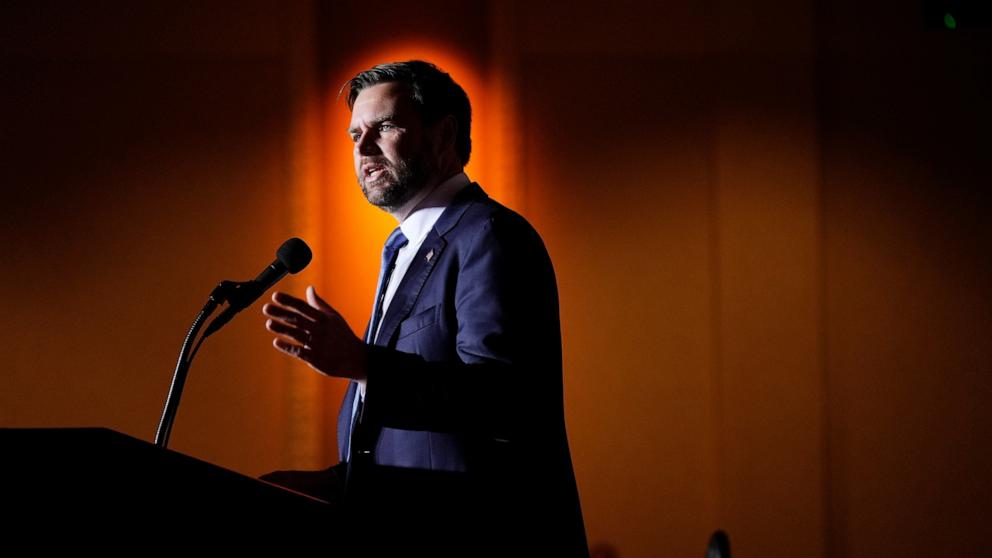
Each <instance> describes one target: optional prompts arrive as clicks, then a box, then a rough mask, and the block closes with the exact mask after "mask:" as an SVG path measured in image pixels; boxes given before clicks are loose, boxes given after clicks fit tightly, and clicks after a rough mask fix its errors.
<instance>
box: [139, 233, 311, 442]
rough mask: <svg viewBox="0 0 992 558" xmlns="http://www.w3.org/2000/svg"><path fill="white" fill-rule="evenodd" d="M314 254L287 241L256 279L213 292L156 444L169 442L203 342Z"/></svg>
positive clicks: (175, 379) (182, 357)
mask: <svg viewBox="0 0 992 558" xmlns="http://www.w3.org/2000/svg"><path fill="white" fill-rule="evenodd" d="M312 257H313V254H312V253H311V252H310V247H309V246H307V245H306V243H305V242H303V241H302V240H300V239H299V238H291V239H289V240H287V241H286V242H284V243H283V244H282V246H280V247H279V250H278V251H277V252H276V260H275V261H274V262H272V263H271V264H269V266H268V267H266V268H265V269H264V270H262V273H260V274H259V275H258V277H256V278H255V279H254V280H252V281H245V282H242V283H237V282H234V281H221V282H220V284H218V285H217V286H216V287H215V288H214V290H213V291H212V292H211V293H210V297H209V298H208V300H207V303H206V304H205V305H204V306H203V309H201V310H200V313H199V314H197V315H196V318H195V319H194V320H193V325H191V326H190V328H189V331H188V332H187V333H186V338H185V340H184V341H183V346H182V348H181V349H180V350H179V359H178V361H177V362H176V369H175V372H174V373H173V375H172V385H171V386H170V387H169V394H168V396H167V397H166V398H165V407H164V408H163V409H162V418H161V420H160V421H159V424H158V430H157V431H156V432H155V445H156V446H158V447H160V448H165V447H167V446H168V445H169V435H170V434H171V433H172V425H173V424H174V423H175V421H176V413H177V412H178V410H179V399H180V398H181V397H182V394H183V386H185V384H186V376H187V375H188V374H189V368H190V365H192V363H193V357H195V356H196V353H197V351H199V350H200V345H202V344H203V341H204V340H205V339H206V338H207V337H209V336H210V335H212V334H214V333H216V332H217V331H219V330H220V328H222V327H224V325H225V324H227V322H229V321H230V320H231V318H233V317H234V316H235V314H237V313H238V312H240V311H241V310H243V309H245V308H247V307H248V306H250V305H251V303H253V302H255V301H256V300H258V298H259V297H261V296H262V295H263V294H265V291H267V290H268V289H269V288H270V287H272V286H273V285H275V284H276V283H277V282H278V281H279V280H280V279H282V278H283V277H285V276H286V274H287V273H298V272H299V271H301V270H302V269H303V268H305V267H306V266H307V264H309V263H310V260H311V259H312ZM225 302H226V303H227V304H228V306H227V308H226V309H224V312H222V313H221V314H220V315H219V316H217V317H216V318H214V320H213V321H212V322H210V325H209V326H207V330H206V331H205V332H204V333H203V335H202V336H201V337H200V340H199V342H197V343H196V345H195V347H194V345H193V340H194V339H196V336H197V334H198V333H199V332H200V329H201V328H202V327H203V324H204V323H205V322H206V320H207V318H209V317H210V315H211V314H213V313H214V311H215V310H217V307H218V306H220V305H221V304H224V303H225Z"/></svg>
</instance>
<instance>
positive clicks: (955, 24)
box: [944, 12, 958, 29]
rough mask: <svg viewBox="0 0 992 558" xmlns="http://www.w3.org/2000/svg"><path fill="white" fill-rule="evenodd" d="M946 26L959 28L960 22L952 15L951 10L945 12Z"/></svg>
mask: <svg viewBox="0 0 992 558" xmlns="http://www.w3.org/2000/svg"><path fill="white" fill-rule="evenodd" d="M944 26H946V27H947V28H948V29H957V28H958V22H957V20H956V19H954V16H953V15H951V13H950V12H948V13H946V14H944Z"/></svg>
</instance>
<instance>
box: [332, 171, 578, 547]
mask: <svg viewBox="0 0 992 558" xmlns="http://www.w3.org/2000/svg"><path fill="white" fill-rule="evenodd" d="M356 393H357V384H356V383H355V382H352V383H351V384H350V386H349V388H348V391H347V393H346V395H345V399H344V401H343V403H342V407H341V411H340V414H339V418H338V440H339V450H340V451H341V452H342V455H341V458H342V460H344V459H345V455H343V451H344V442H345V441H346V440H348V439H349V438H351V444H352V448H351V453H352V456H353V463H352V468H353V469H354V468H357V467H359V466H360V461H362V458H360V457H358V456H359V455H362V456H367V457H365V458H364V459H367V461H368V463H367V465H366V466H369V467H385V468H392V469H394V470H419V471H431V472H437V473H444V474H446V475H448V476H449V477H451V478H459V479H463V480H467V481H468V485H467V486H470V487H471V488H469V489H468V492H467V493H468V494H471V495H472V496H471V498H473V502H468V505H475V506H478V507H481V508H484V509H486V510H488V514H487V519H486V520H487V521H490V522H495V523H496V525H495V526H494V527H495V530H496V531H497V532H500V533H504V534H507V533H509V534H511V538H514V537H516V539H518V540H521V541H522V540H527V541H528V542H527V544H528V546H529V547H530V548H532V549H544V550H549V551H554V552H555V555H559V556H565V555H583V554H588V549H587V547H586V539H585V532H584V528H583V524H582V514H581V511H580V507H579V499H578V492H577V489H576V484H575V477H574V474H573V470H572V462H571V457H570V454H569V449H568V442H567V439H566V435H565V422H564V410H563V403H562V358H561V327H560V321H559V310H558V291H557V286H556V283H555V275H554V269H553V268H552V265H551V260H550V258H549V257H548V253H547V250H546V249H545V247H544V243H543V242H542V241H541V238H540V237H539V236H538V234H537V232H536V231H535V230H534V229H533V228H532V227H531V226H530V225H529V224H528V223H527V221H526V220H524V219H523V218H522V217H521V216H520V215H518V214H516V213H514V212H513V211H511V210H509V209H507V208H506V207H504V206H502V205H500V204H499V203H497V202H495V201H493V200H492V199H490V198H489V197H488V196H486V194H485V193H484V192H483V191H482V189H481V188H480V187H479V186H478V184H471V185H469V186H467V187H466V188H464V189H463V190H462V191H461V192H460V193H459V194H458V195H457V196H456V198H455V199H454V200H453V201H452V203H451V205H449V207H448V208H447V209H446V210H445V211H444V213H443V214H442V215H441V217H440V218H439V219H438V221H437V222H436V224H435V225H434V227H433V229H432V230H431V231H430V232H429V234H428V236H427V238H426V240H425V241H424V242H423V244H422V245H421V247H420V250H419V252H418V253H417V255H416V257H415V258H414V259H413V261H412V263H411V265H410V267H409V269H408V270H407V272H406V275H405V276H404V277H403V279H402V282H401V283H400V285H399V287H398V290H397V291H396V294H395V296H394V298H393V299H392V302H391V303H390V306H389V308H388V311H387V312H386V314H385V316H384V317H383V322H382V327H381V329H380V332H379V336H378V339H377V341H376V346H374V347H372V349H371V353H370V357H369V368H368V381H367V386H366V396H365V401H364V409H363V412H362V413H361V417H360V420H359V423H358V424H357V425H356V427H355V433H354V436H353V437H352V432H351V414H352V404H353V402H354V397H355V396H356ZM464 504H466V502H465V501H462V502H460V503H455V502H452V504H451V505H452V506H459V505H464ZM533 537H537V539H533Z"/></svg>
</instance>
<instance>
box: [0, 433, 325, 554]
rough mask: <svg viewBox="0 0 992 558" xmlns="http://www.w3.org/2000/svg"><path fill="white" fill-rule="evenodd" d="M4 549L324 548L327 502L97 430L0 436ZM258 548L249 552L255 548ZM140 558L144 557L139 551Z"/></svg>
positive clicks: (0, 534) (0, 528) (0, 518)
mask: <svg viewBox="0 0 992 558" xmlns="http://www.w3.org/2000/svg"><path fill="white" fill-rule="evenodd" d="M0 506H2V509H3V513H2V516H0V540H3V541H4V542H5V543H7V544H5V545H4V547H5V548H8V549H9V548H11V546H12V545H13V544H16V545H17V546H20V544H26V545H29V546H28V548H30V549H31V550H32V551H31V552H29V553H31V554H33V553H34V551H36V550H40V549H47V548H71V549H74V550H80V549H118V550H122V549H124V548H131V549H132V550H134V551H136V552H138V551H140V550H141V549H145V550H150V549H151V548H150V547H149V546H147V545H144V544H142V545H141V546H139V547H130V546H127V545H130V544H132V543H131V542H128V541H138V542H155V543H158V544H156V545H155V546H159V545H162V546H163V547H165V548H172V547H174V546H173V545H182V547H183V548H189V549H190V550H192V549H193V548H195V547H192V548H191V547H190V546H188V545H195V546H198V547H202V546H204V545H209V546H210V547H216V546H217V545H218V544H220V545H223V546H224V548H225V549H228V550H230V549H234V548H249V547H256V545H262V546H263V547H271V546H272V545H277V546H280V547H283V548H313V549H323V552H320V553H321V554H326V553H327V551H328V550H329V549H331V548H333V541H334V539H335V537H336V536H338V535H340V533H338V532H337V526H338V525H339V524H340V522H339V521H338V518H337V508H336V507H335V506H333V505H331V504H328V503H327V502H323V501H321V500H317V499H314V498H311V497H309V496H305V495H302V494H298V493H296V492H292V491H290V490H286V489H284V488H281V487H278V486H275V485H273V484H269V483H266V482H263V481H260V480H258V479H254V478H251V477H248V476H245V475H242V474H239V473H235V472H233V471H229V470H227V469H224V468H222V467H218V466H216V465H212V464H210V463H207V462H205V461H201V460H199V459H195V458H193V457H190V456H187V455H183V454H181V453H178V452H175V451H172V450H167V449H162V448H159V447H157V446H155V445H154V444H151V443H149V442H145V441H142V440H139V439H137V438H132V437H130V436H127V435H124V434H121V433H119V432H115V431H113V430H109V429H106V428H38V429H34V428H26V429H11V428H0ZM256 549H257V548H256ZM142 553H143V552H142Z"/></svg>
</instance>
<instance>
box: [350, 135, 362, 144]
mask: <svg viewBox="0 0 992 558" xmlns="http://www.w3.org/2000/svg"><path fill="white" fill-rule="evenodd" d="M361 138H362V134H358V133H355V134H351V141H353V142H355V143H358V140H359V139H361Z"/></svg>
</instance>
